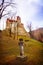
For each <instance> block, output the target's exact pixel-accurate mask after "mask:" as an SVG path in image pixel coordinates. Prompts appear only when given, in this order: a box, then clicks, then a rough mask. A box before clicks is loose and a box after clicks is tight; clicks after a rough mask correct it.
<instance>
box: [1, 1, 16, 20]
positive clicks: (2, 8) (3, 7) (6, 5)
mask: <svg viewBox="0 0 43 65" xmlns="http://www.w3.org/2000/svg"><path fill="white" fill-rule="evenodd" d="M1 1H2V2H1V4H0V19H1V18H2V17H3V16H5V15H8V14H10V12H8V13H6V14H3V13H4V11H5V9H6V8H7V7H8V6H11V7H12V6H13V5H15V4H16V3H12V0H10V2H5V0H1Z"/></svg>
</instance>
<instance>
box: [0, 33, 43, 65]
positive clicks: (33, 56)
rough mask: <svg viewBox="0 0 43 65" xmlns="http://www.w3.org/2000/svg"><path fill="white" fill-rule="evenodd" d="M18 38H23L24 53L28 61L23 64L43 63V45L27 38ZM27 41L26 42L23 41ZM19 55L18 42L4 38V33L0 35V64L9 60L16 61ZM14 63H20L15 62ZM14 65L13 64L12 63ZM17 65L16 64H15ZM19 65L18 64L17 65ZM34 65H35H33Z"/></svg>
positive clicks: (7, 37)
mask: <svg viewBox="0 0 43 65" xmlns="http://www.w3.org/2000/svg"><path fill="white" fill-rule="evenodd" d="M19 38H23V40H24V52H25V55H26V56H27V57H28V60H27V61H25V62H24V64H26V63H27V65H28V64H29V63H30V64H29V65H32V64H31V63H33V62H34V63H36V64H37V65H38V64H39V65H40V64H41V63H42V62H43V60H42V57H43V43H41V42H39V41H36V40H34V39H31V38H29V37H27V36H18V39H19ZM25 40H28V41H25ZM18 55H19V46H18V40H14V38H12V37H9V36H6V35H5V33H2V38H1V42H0V58H1V60H0V62H2V63H4V62H9V61H11V60H13V59H14V60H16V59H15V58H16V57H17V56H18ZM15 62H18V63H20V62H22V61H20V62H19V61H18V60H16V61H15ZM13 63H14V62H13ZM16 65H17V64H16ZM18 65H20V64H18ZM33 65H35V64H33Z"/></svg>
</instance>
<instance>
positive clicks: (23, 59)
mask: <svg viewBox="0 0 43 65" xmlns="http://www.w3.org/2000/svg"><path fill="white" fill-rule="evenodd" d="M17 59H19V60H22V61H25V60H27V56H26V55H24V56H17Z"/></svg>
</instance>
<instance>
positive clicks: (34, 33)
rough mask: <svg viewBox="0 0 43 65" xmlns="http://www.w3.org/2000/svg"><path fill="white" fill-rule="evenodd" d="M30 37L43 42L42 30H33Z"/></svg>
mask: <svg viewBox="0 0 43 65" xmlns="http://www.w3.org/2000/svg"><path fill="white" fill-rule="evenodd" d="M32 37H33V38H34V39H36V40H38V41H40V42H43V28H39V29H36V30H33V31H32Z"/></svg>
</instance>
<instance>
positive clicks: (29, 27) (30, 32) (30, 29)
mask: <svg viewBox="0 0 43 65" xmlns="http://www.w3.org/2000/svg"><path fill="white" fill-rule="evenodd" d="M27 27H28V30H29V34H30V37H32V24H31V23H30V24H28V25H27Z"/></svg>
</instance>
